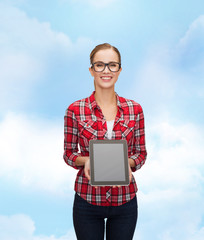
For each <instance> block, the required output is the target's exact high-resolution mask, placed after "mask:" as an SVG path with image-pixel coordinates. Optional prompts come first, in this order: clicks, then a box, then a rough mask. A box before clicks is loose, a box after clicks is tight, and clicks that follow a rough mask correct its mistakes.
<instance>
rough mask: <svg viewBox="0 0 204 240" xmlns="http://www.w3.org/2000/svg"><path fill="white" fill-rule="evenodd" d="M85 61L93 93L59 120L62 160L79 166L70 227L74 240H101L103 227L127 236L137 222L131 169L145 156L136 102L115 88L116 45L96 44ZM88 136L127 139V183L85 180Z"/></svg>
mask: <svg viewBox="0 0 204 240" xmlns="http://www.w3.org/2000/svg"><path fill="white" fill-rule="evenodd" d="M90 62H91V66H90V68H89V71H90V73H91V75H92V76H93V78H94V85H95V91H94V92H93V93H92V94H91V96H89V97H87V98H85V99H82V100H78V101H76V102H74V103H72V104H71V105H70V106H69V107H68V109H67V111H66V114H65V118H64V120H65V122H64V124H65V128H64V130H65V132H64V133H65V137H64V160H65V162H66V163H67V164H68V165H70V166H72V167H73V168H75V169H78V170H79V172H78V174H77V178H76V181H75V191H76V194H75V200H74V207H73V220H74V228H75V232H76V235H77V239H78V240H82V239H83V240H86V239H87V240H92V239H94V240H97V239H98V240H99V239H100V240H101V239H104V230H105V226H106V239H107V240H110V239H111V240H114V239H117V240H122V239H123V240H131V239H132V238H133V235H134V231H135V227H136V222H137V198H136V192H137V185H136V182H135V179H134V176H133V175H132V172H134V171H136V170H138V169H140V168H141V167H142V165H143V164H144V163H145V160H146V155H147V153H146V148H145V134H144V115H143V111H142V108H141V106H140V105H139V104H138V103H136V102H134V101H133V100H129V99H126V98H123V97H120V96H118V94H117V93H116V92H115V84H116V82H117V80H118V77H119V75H120V72H121V71H122V68H121V57H120V53H119V51H118V49H117V48H115V47H113V46H111V45H110V44H108V43H104V44H100V45H98V46H96V47H95V48H94V50H93V51H92V52H91V54H90ZM110 123H112V124H110ZM92 139H98V140H105V139H109V140H121V139H125V140H126V141H127V146H128V162H129V180H130V184H129V185H128V186H117V187H116V186H105V187H101V186H98V187H97V188H95V187H94V186H92V185H91V184H90V181H89V180H90V159H89V141H90V140H92ZM78 145H79V146H80V150H81V152H80V153H79V151H78ZM115 168H117V165H116V166H115ZM105 218H107V222H106V225H105Z"/></svg>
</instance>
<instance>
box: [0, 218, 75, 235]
mask: <svg viewBox="0 0 204 240" xmlns="http://www.w3.org/2000/svg"><path fill="white" fill-rule="evenodd" d="M35 230H36V229H35V223H34V221H33V220H32V219H31V218H30V217H29V216H27V215H24V214H18V215H12V216H3V215H0V239H3V240H66V239H69V240H75V239H76V237H75V233H74V231H73V229H70V230H69V231H68V232H67V234H66V235H65V236H61V237H59V238H58V237H55V236H54V235H51V236H43V235H42V236H41V235H40V236H36V235H35Z"/></svg>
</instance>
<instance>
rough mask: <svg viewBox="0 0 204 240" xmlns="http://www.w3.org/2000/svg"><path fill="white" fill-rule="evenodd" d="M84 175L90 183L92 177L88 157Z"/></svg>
mask: <svg viewBox="0 0 204 240" xmlns="http://www.w3.org/2000/svg"><path fill="white" fill-rule="evenodd" d="M84 174H85V176H86V177H87V178H88V180H89V181H90V179H91V177H90V158H89V157H87V159H86V160H85V163H84Z"/></svg>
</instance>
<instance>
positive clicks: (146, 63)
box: [128, 15, 204, 120]
mask: <svg viewBox="0 0 204 240" xmlns="http://www.w3.org/2000/svg"><path fill="white" fill-rule="evenodd" d="M203 37H204V16H203V15H202V16H200V17H198V18H197V19H196V20H195V21H194V22H193V23H192V24H190V26H189V29H188V30H187V32H186V33H184V34H183V36H182V37H181V39H178V42H177V43H176V44H174V45H162V44H161V45H159V46H151V48H150V49H149V50H148V51H147V54H146V56H145V57H144V60H143V61H141V65H139V67H137V72H136V73H135V86H134V87H132V90H131V91H130V93H128V95H129V96H130V97H132V98H134V99H138V101H142V102H145V104H146V105H145V107H146V108H147V109H148V110H149V111H150V112H151V115H152V114H158V113H160V112H163V113H165V112H167V114H168V112H169V110H170V111H173V112H172V114H178V115H179V114H180V113H181V112H182V113H183V114H186V117H187V116H189V109H191V110H192V113H191V115H192V116H191V117H193V116H196V115H199V116H200V115H201V112H200V111H199V110H198V108H199V107H198V106H199V105H200V103H201V102H203V100H204V98H203V96H204V82H203V75H204V58H203V56H204V41H203ZM136 97H137V98H136ZM175 117H176V116H175ZM198 119H199V118H197V120H198Z"/></svg>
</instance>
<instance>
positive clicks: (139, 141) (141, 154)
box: [130, 105, 147, 172]
mask: <svg viewBox="0 0 204 240" xmlns="http://www.w3.org/2000/svg"><path fill="white" fill-rule="evenodd" d="M146 157H147V151H146V147H145V126H144V114H143V110H142V107H141V106H140V105H139V111H138V113H137V117H136V126H135V131H134V141H133V155H131V156H130V158H132V159H133V160H134V161H135V167H132V168H131V169H132V171H133V172H135V171H136V170H138V169H140V168H141V167H142V166H143V165H144V163H145V161H146Z"/></svg>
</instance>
